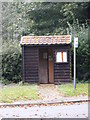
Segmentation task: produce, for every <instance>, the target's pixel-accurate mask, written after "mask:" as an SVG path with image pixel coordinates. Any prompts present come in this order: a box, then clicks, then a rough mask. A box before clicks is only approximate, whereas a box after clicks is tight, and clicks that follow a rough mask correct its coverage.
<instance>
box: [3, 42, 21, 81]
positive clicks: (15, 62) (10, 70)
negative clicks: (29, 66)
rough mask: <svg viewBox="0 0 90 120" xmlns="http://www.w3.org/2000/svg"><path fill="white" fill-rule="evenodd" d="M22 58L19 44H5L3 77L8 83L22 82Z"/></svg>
mask: <svg viewBox="0 0 90 120" xmlns="http://www.w3.org/2000/svg"><path fill="white" fill-rule="evenodd" d="M21 66H22V56H21V49H20V46H19V43H16V42H14V43H13V42H11V41H10V42H9V43H4V44H3V54H2V76H3V78H4V79H5V80H6V81H7V80H9V81H12V82H15V83H17V82H19V81H21Z"/></svg>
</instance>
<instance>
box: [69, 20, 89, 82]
mask: <svg viewBox="0 0 90 120" xmlns="http://www.w3.org/2000/svg"><path fill="white" fill-rule="evenodd" d="M68 25H69V31H70V32H72V40H73V41H74V31H75V36H77V37H78V48H77V50H76V58H77V61H76V68H77V79H79V80H83V81H86V80H88V78H89V69H88V65H89V60H88V58H89V43H88V25H87V22H86V23H85V24H81V25H80V24H79V21H78V19H77V20H76V21H75V23H74V26H72V25H71V24H70V23H68ZM73 27H74V28H73ZM73 29H74V31H73ZM73 41H72V49H71V56H72V77H73V67H74V66H73V65H74V63H73V62H74V60H73V57H74V55H73V50H74V48H73Z"/></svg>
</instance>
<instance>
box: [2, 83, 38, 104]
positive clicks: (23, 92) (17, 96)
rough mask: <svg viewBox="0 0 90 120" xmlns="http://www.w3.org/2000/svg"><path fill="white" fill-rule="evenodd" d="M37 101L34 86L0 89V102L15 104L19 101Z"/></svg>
mask: <svg viewBox="0 0 90 120" xmlns="http://www.w3.org/2000/svg"><path fill="white" fill-rule="evenodd" d="M35 99H38V94H37V87H36V85H16V86H11V87H10V86H6V87H4V88H2V89H0V102H4V103H5V102H8V103H11V102H15V101H19V100H35Z"/></svg>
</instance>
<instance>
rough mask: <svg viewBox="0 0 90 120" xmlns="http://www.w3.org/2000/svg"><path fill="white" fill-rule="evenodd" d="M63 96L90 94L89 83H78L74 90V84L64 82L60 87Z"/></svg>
mask: <svg viewBox="0 0 90 120" xmlns="http://www.w3.org/2000/svg"><path fill="white" fill-rule="evenodd" d="M58 90H59V92H60V93H61V95H62V96H71V97H72V96H88V95H90V93H88V83H78V84H77V85H76V90H74V87H73V84H62V85H59V87H58Z"/></svg>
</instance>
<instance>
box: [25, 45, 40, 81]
mask: <svg viewBox="0 0 90 120" xmlns="http://www.w3.org/2000/svg"><path fill="white" fill-rule="evenodd" d="M38 60H39V55H38V48H37V47H29V46H25V47H24V76H25V81H26V82H32V83H38V82H39V78H38Z"/></svg>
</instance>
